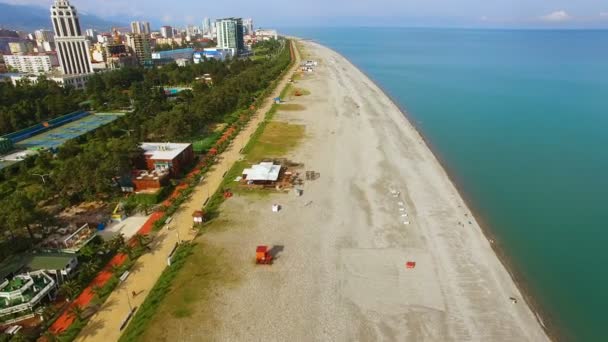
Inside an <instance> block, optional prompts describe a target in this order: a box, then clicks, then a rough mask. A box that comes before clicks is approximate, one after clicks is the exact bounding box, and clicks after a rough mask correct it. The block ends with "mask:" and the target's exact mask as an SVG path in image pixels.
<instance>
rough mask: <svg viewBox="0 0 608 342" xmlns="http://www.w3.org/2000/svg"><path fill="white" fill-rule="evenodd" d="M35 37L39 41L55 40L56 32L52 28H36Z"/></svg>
mask: <svg viewBox="0 0 608 342" xmlns="http://www.w3.org/2000/svg"><path fill="white" fill-rule="evenodd" d="M34 37H35V38H36V41H38V42H54V41H55V34H54V33H53V31H50V30H36V31H34Z"/></svg>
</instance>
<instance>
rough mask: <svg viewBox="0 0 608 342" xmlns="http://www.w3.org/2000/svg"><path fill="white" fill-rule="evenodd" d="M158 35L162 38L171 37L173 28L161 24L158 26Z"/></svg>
mask: <svg viewBox="0 0 608 342" xmlns="http://www.w3.org/2000/svg"><path fill="white" fill-rule="evenodd" d="M160 35H161V36H163V38H173V28H172V27H171V26H162V27H161V28H160Z"/></svg>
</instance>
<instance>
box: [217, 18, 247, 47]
mask: <svg viewBox="0 0 608 342" xmlns="http://www.w3.org/2000/svg"><path fill="white" fill-rule="evenodd" d="M215 26H216V30H217V47H218V48H220V49H233V50H235V53H236V54H238V53H239V52H241V51H243V50H244V49H245V43H244V41H243V20H242V19H241V18H224V19H218V20H216V22H215Z"/></svg>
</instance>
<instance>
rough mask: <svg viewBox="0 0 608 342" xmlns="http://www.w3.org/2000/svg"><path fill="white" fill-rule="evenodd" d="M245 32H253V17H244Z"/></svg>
mask: <svg viewBox="0 0 608 342" xmlns="http://www.w3.org/2000/svg"><path fill="white" fill-rule="evenodd" d="M243 30H244V34H253V19H251V18H247V19H243Z"/></svg>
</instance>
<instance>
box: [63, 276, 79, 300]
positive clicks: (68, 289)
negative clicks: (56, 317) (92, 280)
mask: <svg viewBox="0 0 608 342" xmlns="http://www.w3.org/2000/svg"><path fill="white" fill-rule="evenodd" d="M79 291H80V285H79V284H78V283H77V282H76V281H75V280H68V281H65V282H64V283H63V284H61V285H60V286H59V293H60V294H61V295H63V296H64V297H65V298H67V299H68V300H70V301H71V300H74V299H75V297H76V295H77V294H78V292H79Z"/></svg>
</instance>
